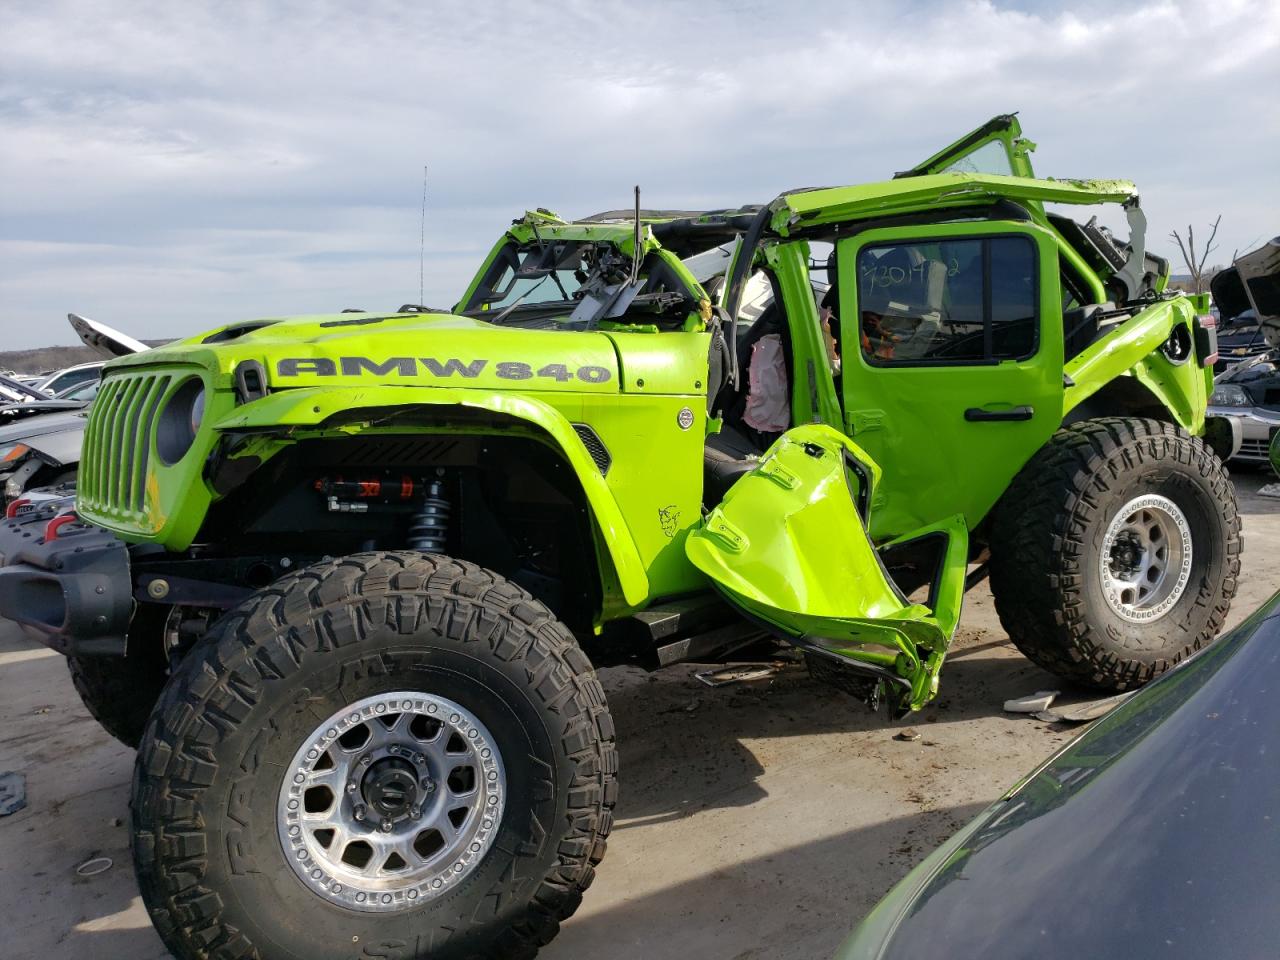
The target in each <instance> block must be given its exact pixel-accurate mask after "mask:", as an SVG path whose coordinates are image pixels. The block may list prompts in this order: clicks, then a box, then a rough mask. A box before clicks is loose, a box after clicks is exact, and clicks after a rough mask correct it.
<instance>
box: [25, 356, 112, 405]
mask: <svg viewBox="0 0 1280 960" xmlns="http://www.w3.org/2000/svg"><path fill="white" fill-rule="evenodd" d="M104 363H106V361H105V360H95V361H94V362H92V363H78V364H76V365H75V366H74V367H64V368H63V369H61V370H55V371H54V372H53V373H51V374H49V375H48V376H46V377H44V378H42V379H40V380H37V381H36V384H35V387H36V389H37V390H40V391H41V392H43V393H46V394H48V395H49V396H51V397H56V396H57V395H58V394H60V393H62V392H63V391H64V390H69V389H71V388H72V387H78V386H79V385H80V384H82V383H90V382H92V381H95V380H99V379H101V378H102V366H103V364H104Z"/></svg>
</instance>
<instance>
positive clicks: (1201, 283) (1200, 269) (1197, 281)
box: [1169, 214, 1222, 293]
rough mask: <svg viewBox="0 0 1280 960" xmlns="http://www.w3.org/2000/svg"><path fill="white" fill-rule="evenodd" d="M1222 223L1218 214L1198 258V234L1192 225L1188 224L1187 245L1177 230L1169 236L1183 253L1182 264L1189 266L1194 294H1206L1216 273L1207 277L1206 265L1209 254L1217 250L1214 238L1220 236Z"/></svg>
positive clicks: (1220, 215)
mask: <svg viewBox="0 0 1280 960" xmlns="http://www.w3.org/2000/svg"><path fill="white" fill-rule="evenodd" d="M1221 222H1222V214H1218V219H1217V220H1215V221H1213V223H1212V227H1213V229H1212V230H1211V231H1210V232H1209V239H1208V241H1207V242H1206V243H1205V245H1204V249H1202V250H1201V251H1200V253H1199V255H1198V256H1197V254H1196V234H1195V230H1193V229H1192V227H1191V224H1187V242H1186V243H1185V244H1184V243H1183V242H1182V236H1181V235H1180V234H1179V233H1178V231H1177V230H1175V231H1173V233H1171V234H1169V236H1171V237H1172V238H1173V239H1174V241H1175V242H1176V243H1177V244H1178V249H1179V250H1180V251H1181V252H1182V262H1183V263H1185V264H1186V265H1187V272H1188V273H1189V274H1191V292H1192V293H1204V288H1205V285H1206V284H1207V283H1208V281H1209V280H1210V279H1212V273H1214V272H1216V271H1210V275H1209V276H1206V274H1205V269H1204V265H1205V263H1206V262H1207V261H1208V259H1209V254H1210V253H1212V252H1213V251H1214V250H1216V249H1217V247H1215V246H1214V244H1213V238H1214V237H1216V236H1217V235H1218V224H1220V223H1221Z"/></svg>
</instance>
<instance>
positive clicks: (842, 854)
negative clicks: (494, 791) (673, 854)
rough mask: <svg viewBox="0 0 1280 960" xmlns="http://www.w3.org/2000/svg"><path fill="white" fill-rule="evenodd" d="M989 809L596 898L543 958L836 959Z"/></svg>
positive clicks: (959, 809) (942, 814)
mask: <svg viewBox="0 0 1280 960" xmlns="http://www.w3.org/2000/svg"><path fill="white" fill-rule="evenodd" d="M981 809H982V805H981V804H966V805H961V806H955V807H949V808H941V809H934V810H927V811H923V812H920V813H916V814H912V815H909V816H904V817H898V818H894V819H891V820H884V821H881V822H878V823H875V824H874V825H872V826H868V827H862V828H858V829H854V830H849V831H846V832H843V833H837V834H835V835H833V836H830V837H824V838H822V839H819V840H814V841H811V842H807V843H803V844H799V845H796V846H792V847H788V848H785V849H782V850H780V851H777V852H771V853H768V854H764V855H761V856H757V857H754V858H751V859H747V860H741V861H738V862H735V863H732V864H729V865H723V866H717V865H715V864H714V863H713V862H712V863H708V864H707V868H706V872H705V873H702V874H701V875H699V876H697V877H696V878H694V879H690V880H686V881H684V882H680V883H675V884H670V885H661V881H660V880H659V881H657V884H658V885H657V888H656V889H653V890H651V891H649V890H646V891H644V892H641V893H639V895H633V896H629V897H625V898H622V897H615V896H609V895H608V894H610V893H612V891H610V890H607V889H606V890H601V891H597V890H595V889H593V890H592V895H591V896H588V897H587V898H586V901H585V902H584V904H583V907H582V910H581V912H580V913H579V915H578V916H576V917H574V918H573V919H571V920H569V921H568V922H567V923H566V924H565V925H564V926H563V928H562V930H561V933H560V936H559V937H557V938H556V940H555V941H554V942H553V943H552V944H551V945H550V946H548V947H547V948H545V950H544V952H543V953H542V954H541V956H543V957H546V958H547V960H556V958H560V957H609V958H611V960H651V958H654V957H698V958H700V960H721V958H723V960H756V958H766V957H767V958H770V960H790V958H795V960H800V958H804V960H814V958H822V957H830V956H831V955H832V953H833V952H834V951H835V949H836V948H837V947H838V945H839V944H840V943H841V942H842V941H843V939H844V938H845V937H846V936H847V935H848V934H849V932H850V931H851V930H852V929H853V928H854V926H855V925H856V924H857V923H858V921H859V920H860V919H861V918H862V917H863V916H864V915H865V914H866V913H867V912H868V911H869V910H870V909H871V907H872V906H874V905H875V903H876V902H877V901H878V900H879V898H880V897H882V896H883V895H884V894H885V893H886V892H887V891H888V890H889V888H890V887H892V886H893V884H895V883H896V882H897V881H898V880H899V879H901V878H902V877H903V876H905V875H906V873H907V872H908V871H909V870H910V869H911V868H912V867H914V866H915V865H916V864H917V863H919V862H920V861H921V860H923V859H924V857H926V856H927V855H928V854H929V853H930V852H931V851H932V850H933V849H934V848H935V847H936V846H937V845H938V844H939V843H941V842H942V841H943V840H945V839H946V838H947V837H949V836H950V835H951V834H952V833H954V832H955V831H956V830H957V829H958V828H959V827H960V826H963V825H964V824H965V823H966V822H968V821H969V820H970V819H972V817H973V816H974V815H976V814H977V812H978V811H979V810H981ZM615 882H618V881H615ZM621 882H627V883H631V882H634V881H631V880H626V881H621ZM601 886H605V884H601ZM597 893H599V894H601V895H597ZM598 904H599V905H600V906H597V905H598ZM605 904H607V905H605Z"/></svg>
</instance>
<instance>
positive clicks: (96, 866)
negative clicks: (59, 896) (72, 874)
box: [76, 857, 115, 877]
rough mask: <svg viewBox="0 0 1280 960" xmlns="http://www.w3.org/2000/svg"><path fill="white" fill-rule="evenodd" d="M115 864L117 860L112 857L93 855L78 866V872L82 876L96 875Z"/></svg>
mask: <svg viewBox="0 0 1280 960" xmlns="http://www.w3.org/2000/svg"><path fill="white" fill-rule="evenodd" d="M114 866H115V861H114V860H112V859H111V858H110V857H92V858H91V859H89V860H86V861H85V862H84V863H82V864H80V866H78V867H76V874H77V875H78V876H81V877H96V876H97V875H98V874H100V873H106V872H107V871H108V870H110V869H111V868H112V867H114Z"/></svg>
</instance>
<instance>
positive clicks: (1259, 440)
mask: <svg viewBox="0 0 1280 960" xmlns="http://www.w3.org/2000/svg"><path fill="white" fill-rule="evenodd" d="M1206 416H1209V417H1223V418H1224V419H1226V420H1228V421H1229V422H1231V423H1233V424H1235V425H1238V426H1239V429H1240V446H1239V448H1238V449H1237V450H1236V451H1235V454H1234V459H1236V460H1249V461H1252V462H1254V463H1266V462H1267V448H1268V447H1269V446H1270V444H1271V438H1272V436H1274V435H1275V433H1276V431H1277V430H1280V411H1272V410H1264V409H1263V408H1261V407H1219V406H1211V407H1209V409H1208V410H1207V411H1206Z"/></svg>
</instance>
